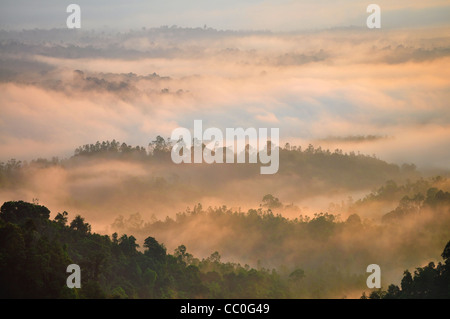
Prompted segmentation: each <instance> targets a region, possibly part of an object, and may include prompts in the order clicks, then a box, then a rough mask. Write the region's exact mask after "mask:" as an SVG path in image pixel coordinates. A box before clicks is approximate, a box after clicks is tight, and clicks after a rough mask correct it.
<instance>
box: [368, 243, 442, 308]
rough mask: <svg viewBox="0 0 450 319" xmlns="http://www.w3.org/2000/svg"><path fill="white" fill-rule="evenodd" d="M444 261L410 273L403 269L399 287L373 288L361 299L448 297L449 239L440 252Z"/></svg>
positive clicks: (431, 263) (429, 264) (432, 263)
mask: <svg viewBox="0 0 450 319" xmlns="http://www.w3.org/2000/svg"><path fill="white" fill-rule="evenodd" d="M441 256H442V258H443V259H444V263H441V262H439V263H438V264H437V265H436V264H435V263H434V262H430V263H428V265H426V266H424V267H418V268H416V270H414V273H413V274H411V272H410V271H409V270H405V272H404V273H403V278H402V281H401V285H400V287H399V286H397V285H393V284H392V285H389V287H388V289H387V290H382V289H379V290H375V291H373V292H372V293H371V294H370V295H369V296H367V295H366V294H365V293H363V295H362V296H361V299H367V298H369V299H450V241H449V242H448V243H447V245H446V246H445V248H444V251H443V252H442V254H441Z"/></svg>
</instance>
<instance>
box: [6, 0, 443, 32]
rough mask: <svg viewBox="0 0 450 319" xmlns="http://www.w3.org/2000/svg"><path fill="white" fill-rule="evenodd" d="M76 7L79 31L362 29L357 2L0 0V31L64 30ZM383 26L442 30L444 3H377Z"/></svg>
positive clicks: (363, 3) (361, 6)
mask: <svg viewBox="0 0 450 319" xmlns="http://www.w3.org/2000/svg"><path fill="white" fill-rule="evenodd" d="M71 3H76V4H78V5H80V7H81V12H82V27H83V28H87V29H98V28H105V27H107V28H113V29H120V30H129V29H136V28H142V27H159V26H161V25H169V26H171V25H178V26H181V27H203V26H204V25H207V26H211V27H213V28H216V29H230V30H272V31H293V30H304V29H312V30H314V29H322V28H333V27H347V26H365V21H366V18H367V13H366V8H367V6H368V5H369V4H371V3H372V2H369V1H362V0H337V1H336V0H304V1H294V0H266V1H261V0H215V1H211V0H192V1H185V0H164V1H161V0H152V1H138V0H128V1H123V0H96V1H92V0H78V1H73V0H72V1H61V0H42V1H29V0H2V1H1V4H0V6H1V10H0V28H3V29H16V30H17V29H19V30H20V29H23V28H25V29H30V28H31V29H33V28H61V27H65V22H66V17H67V13H66V7H67V6H68V5H69V4H71ZM375 3H376V4H378V5H379V6H380V7H381V9H382V14H383V19H382V23H383V27H385V28H405V27H418V26H420V27H425V26H438V25H446V24H448V22H449V17H450V3H449V1H448V0H431V1H410V0H397V1H388V0H379V1H376V2H375Z"/></svg>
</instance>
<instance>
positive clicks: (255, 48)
mask: <svg viewBox="0 0 450 319" xmlns="http://www.w3.org/2000/svg"><path fill="white" fill-rule="evenodd" d="M69 3H70V2H67V3H66V2H64V1H48V0H47V1H33V2H31V1H21V0H16V1H9V0H8V1H2V3H1V5H0V6H1V9H2V10H0V21H1V22H0V29H3V31H0V80H1V81H0V161H6V160H8V159H10V158H16V159H21V160H31V159H34V158H36V157H51V156H59V157H67V156H71V155H72V154H73V150H74V149H75V148H76V147H77V146H79V145H83V144H88V143H95V142H96V141H97V140H99V141H102V140H112V139H117V140H120V141H121V142H126V143H129V144H133V145H142V146H146V145H148V143H149V142H150V141H151V140H152V139H154V138H155V137H156V136H157V135H162V136H164V137H169V136H170V135H171V131H172V130H173V129H174V128H176V127H186V128H189V129H192V127H193V121H194V120H195V119H202V120H203V121H204V127H205V128H206V127H212V126H214V127H218V128H220V129H222V130H223V131H225V128H227V127H243V128H248V127H256V128H258V127H279V128H280V138H281V143H282V144H283V143H285V142H290V143H291V144H296V145H302V146H303V147H306V146H307V145H308V144H309V143H313V144H314V145H315V146H319V145H321V146H323V147H324V148H330V149H331V150H334V149H335V148H341V149H344V151H356V152H357V151H359V152H362V153H364V154H376V155H377V156H378V157H380V158H382V159H385V160H387V161H393V162H396V163H400V164H401V163H405V162H406V163H415V164H416V165H418V166H419V167H424V168H433V169H434V168H437V169H449V164H448V163H450V111H449V105H448V101H450V74H449V73H450V65H449V64H450V57H449V55H450V36H449V34H450V32H449V30H450V26H449V24H448V22H449V21H450V20H449V19H448V17H449V16H450V15H449V12H450V11H449V10H450V4H449V3H448V1H437V0H436V1H426V2H423V1H420V2H419V1H395V2H392V1H379V2H378V4H379V5H380V7H381V10H382V11H381V19H382V28H381V29H368V28H367V27H366V25H365V23H366V18H367V16H368V15H369V14H368V13H367V12H366V7H367V5H368V3H367V2H363V1H326V0H323V1H190V2H189V3H188V2H186V1H127V2H124V1H115V0H113V1H95V2H93V1H79V2H78V4H79V5H80V6H81V12H82V13H81V14H82V18H81V19H82V28H81V29H80V30H68V29H67V28H66V27H65V20H66V17H67V15H68V14H67V13H66V12H65V7H66V5H68V4H69ZM38 4H39V5H38ZM174 25H178V26H179V27H173V26H174ZM205 25H206V26H207V27H206V28H205V27H204V26H205ZM143 26H145V29H142V27H143ZM161 26H168V27H161ZM36 28H37V29H36ZM22 30H24V31H22ZM27 30H28V31H27ZM223 30H228V31H223ZM239 30H240V31H239ZM264 30H265V31H264ZM75 70H80V71H82V73H77V74H75V73H74V71H75ZM130 73H133V74H132V75H130ZM361 136H362V137H367V136H375V137H376V138H374V139H373V138H372V139H371V138H363V139H361V138H355V137H361Z"/></svg>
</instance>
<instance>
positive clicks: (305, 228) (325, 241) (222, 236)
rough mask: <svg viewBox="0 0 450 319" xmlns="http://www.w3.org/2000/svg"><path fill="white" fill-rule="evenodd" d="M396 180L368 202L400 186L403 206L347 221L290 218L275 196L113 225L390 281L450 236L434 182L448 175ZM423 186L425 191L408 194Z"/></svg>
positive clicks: (249, 258)
mask: <svg viewBox="0 0 450 319" xmlns="http://www.w3.org/2000/svg"><path fill="white" fill-rule="evenodd" d="M394 184H395V183H393V182H388V183H386V185H385V186H383V187H381V188H380V189H379V190H378V191H376V192H374V193H373V194H370V195H368V196H367V197H366V198H365V199H364V200H370V201H371V202H372V203H373V202H375V203H376V199H375V198H377V196H379V197H382V196H387V195H386V189H387V188H389V187H391V190H394V189H395V190H396V191H397V193H393V194H392V195H390V196H391V197H390V198H391V200H392V201H393V200H396V201H397V207H396V208H395V209H393V210H391V211H386V212H385V213H384V215H383V216H382V217H381V218H379V219H375V218H370V217H369V216H368V217H361V216H360V215H358V214H357V213H352V214H350V215H349V216H348V217H345V218H343V217H342V216H341V215H335V214H330V213H316V214H315V215H314V216H312V217H309V216H305V215H300V216H299V217H297V218H293V219H290V218H286V217H284V216H283V212H284V210H290V209H293V208H292V207H291V206H290V205H283V204H282V203H281V202H280V201H279V199H278V198H276V197H275V196H273V195H270V194H269V195H266V196H264V198H263V201H262V203H261V206H260V207H259V208H257V209H250V210H248V211H247V212H243V211H238V210H233V209H231V208H228V207H226V206H222V207H215V208H212V207H209V208H207V209H204V208H203V207H202V206H201V205H200V204H198V205H196V206H195V207H194V208H193V209H192V210H191V209H188V210H187V211H185V212H183V213H179V214H177V216H176V217H175V218H169V217H167V218H166V219H165V220H153V221H145V220H143V219H142V217H141V216H140V215H139V214H132V215H130V216H127V217H123V216H121V217H119V218H117V219H116V221H115V222H114V224H113V227H112V228H113V229H115V230H118V231H122V232H124V231H128V232H132V233H133V234H135V235H136V236H137V238H139V239H141V238H142V237H143V236H145V234H148V233H151V234H154V235H155V236H156V237H158V238H159V239H160V240H161V241H162V242H164V243H165V244H166V245H168V246H169V247H174V245H175V244H174V241H181V242H183V243H184V244H186V246H187V247H194V252H195V253H196V254H200V255H205V254H206V253H207V252H208V251H211V250H213V249H220V252H221V253H222V255H223V256H225V257H226V258H227V259H229V260H236V261H240V262H244V263H249V264H250V265H260V266H264V267H275V268H277V269H278V268H279V267H288V269H290V270H291V271H292V270H293V269H295V268H297V267H298V268H301V269H303V270H304V271H305V272H306V273H309V272H313V273H314V272H317V273H318V274H320V273H322V272H326V271H327V267H335V269H338V270H339V271H342V272H344V273H348V274H358V275H362V274H364V272H365V268H366V267H367V265H369V264H372V263H376V264H379V265H380V266H381V267H382V269H383V280H384V283H385V284H387V283H390V282H393V281H394V282H395V281H398V280H399V277H398V276H399V273H401V272H402V271H403V269H404V268H407V267H412V266H414V265H417V264H421V263H422V262H424V261H425V260H429V259H435V260H436V259H437V258H438V256H439V254H440V251H441V249H442V246H443V245H445V243H446V242H447V241H448V239H449V238H450V193H449V192H448V191H443V190H442V189H438V188H436V187H433V186H437V185H441V186H443V187H446V188H445V189H447V190H448V183H447V180H446V179H443V178H433V179H430V180H418V181H417V182H416V183H407V184H405V185H399V186H397V185H396V184H395V185H396V187H395V188H393V186H392V185H394ZM426 185H428V188H427V189H423V187H424V186H426ZM445 185H447V186H445ZM420 189H423V192H418V193H414V195H411V197H410V196H408V195H406V194H408V193H409V192H411V191H413V190H420ZM382 194H384V195H382ZM364 200H362V201H358V202H356V203H354V204H353V205H350V207H348V211H350V212H352V211H356V210H361V209H362V207H363V206H362V202H363V201H364ZM218 247H219V248H218ZM322 275H323V274H322ZM322 275H320V276H322ZM310 276H311V273H310ZM312 277H314V276H312ZM310 278H311V277H310ZM314 278H315V279H317V278H316V277H314ZM344 281H345V280H344Z"/></svg>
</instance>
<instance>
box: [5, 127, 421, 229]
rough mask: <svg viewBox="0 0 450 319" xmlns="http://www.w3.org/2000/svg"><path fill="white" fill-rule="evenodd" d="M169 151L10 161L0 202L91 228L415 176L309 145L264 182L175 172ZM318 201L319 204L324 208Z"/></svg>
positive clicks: (237, 170) (230, 169) (254, 169)
mask: <svg viewBox="0 0 450 319" xmlns="http://www.w3.org/2000/svg"><path fill="white" fill-rule="evenodd" d="M170 148H171V141H170V140H165V139H163V138H162V137H160V136H158V137H157V138H156V139H155V140H154V141H152V142H151V143H150V144H149V146H148V147H143V146H130V145H128V144H126V143H121V142H118V141H116V140H112V141H104V142H97V143H95V144H86V145H83V146H80V147H78V148H76V150H75V152H74V155H73V156H72V157H71V158H67V159H58V158H52V159H50V160H47V159H37V160H33V161H30V162H20V161H17V160H14V159H13V160H10V161H8V162H6V163H0V197H1V193H7V194H8V195H5V196H4V197H2V199H3V200H4V201H6V200H8V199H10V197H11V195H13V196H14V194H20V196H17V197H16V198H17V199H24V198H28V200H31V199H32V198H39V199H41V201H43V202H45V203H46V204H48V205H51V206H52V207H56V208H57V209H71V210H74V209H75V210H80V209H86V210H87V211H89V212H92V209H94V210H95V212H96V216H95V217H92V218H96V219H98V220H93V221H94V222H98V221H102V222H105V219H106V216H105V211H106V210H109V214H110V215H111V214H113V215H114V214H119V213H120V214H131V213H136V212H140V213H142V214H143V215H145V216H147V217H150V216H151V215H152V214H155V215H156V216H157V217H165V215H173V214H174V211H175V212H176V211H180V210H183V209H184V208H186V207H187V206H193V205H195V204H196V203H198V202H202V203H203V204H205V205H222V204H224V203H226V204H228V205H231V206H234V207H239V206H241V207H243V208H244V209H248V208H251V207H254V205H257V204H258V203H259V201H260V199H261V198H262V196H264V195H265V194H268V193H271V194H276V195H277V196H278V197H279V198H280V199H281V200H283V201H284V202H290V203H293V204H295V205H298V206H301V207H303V206H305V205H303V204H301V201H304V200H305V199H307V198H309V199H311V198H318V197H320V196H326V197H329V198H333V197H339V196H340V197H341V198H342V197H344V198H345V197H347V196H348V194H351V193H353V192H357V193H361V192H366V193H367V192H368V191H370V190H371V189H375V188H378V187H379V185H381V184H383V183H384V182H385V181H386V180H393V181H396V182H398V183H401V182H404V181H406V180H407V179H408V178H409V179H411V180H415V179H417V178H418V177H419V176H420V174H419V173H418V172H417V171H416V170H415V166H414V165H409V164H404V165H403V166H398V165H396V164H391V163H387V162H385V161H383V160H380V159H377V158H375V157H374V156H367V155H363V154H355V153H353V152H350V153H344V152H342V151H341V150H339V149H336V150H334V151H330V150H328V149H322V148H321V147H314V146H312V145H309V146H308V147H306V148H305V149H302V148H301V147H296V146H292V147H291V146H290V145H289V144H286V145H285V146H284V147H282V148H281V149H280V169H279V171H278V173H277V174H275V175H274V176H270V177H269V176H262V175H260V174H259V167H260V165H259V164H236V165H229V164H221V165H218V164H210V165H209V164H201V165H200V164H181V165H176V164H174V163H173V162H172V161H171V158H170ZM50 178H51V181H50ZM47 180H48V182H47ZM99 199H101V200H99ZM325 200H326V201H327V202H325V205H327V204H328V203H329V202H330V201H331V199H325ZM325 200H321V201H320V205H322V206H323V205H324V201H325ZM316 202H318V200H316ZM162 203H163V205H161V204H162ZM308 205H311V206H312V207H310V211H312V210H313V208H315V207H314V202H313V201H308ZM100 211H101V212H100ZM89 217H91V216H89ZM110 218H111V216H110Z"/></svg>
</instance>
